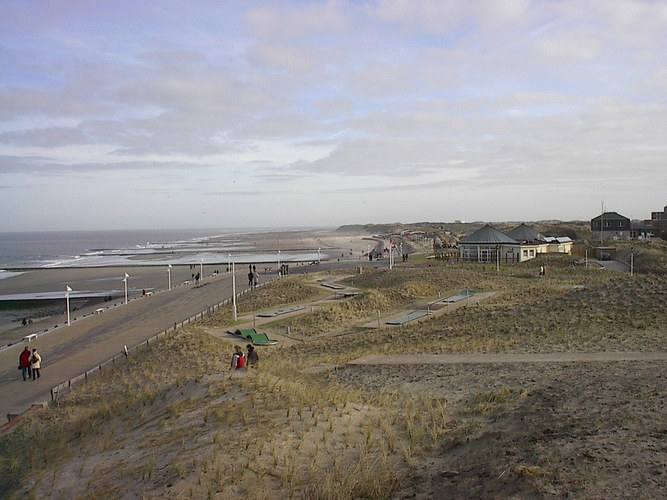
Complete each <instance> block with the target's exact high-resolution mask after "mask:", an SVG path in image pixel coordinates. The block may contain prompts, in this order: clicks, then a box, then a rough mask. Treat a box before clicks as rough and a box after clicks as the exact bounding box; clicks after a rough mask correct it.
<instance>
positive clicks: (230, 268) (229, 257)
mask: <svg viewBox="0 0 667 500" xmlns="http://www.w3.org/2000/svg"><path fill="white" fill-rule="evenodd" d="M227 272H228V273H231V272H232V254H231V253H228V254H227Z"/></svg>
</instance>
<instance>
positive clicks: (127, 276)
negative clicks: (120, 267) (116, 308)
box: [122, 273, 130, 304]
mask: <svg viewBox="0 0 667 500" xmlns="http://www.w3.org/2000/svg"><path fill="white" fill-rule="evenodd" d="M129 277H130V275H129V274H127V273H125V277H124V278H123V280H122V281H123V283H124V284H125V303H126V304H127V278H129Z"/></svg>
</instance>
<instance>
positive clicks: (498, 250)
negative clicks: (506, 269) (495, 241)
mask: <svg viewBox="0 0 667 500" xmlns="http://www.w3.org/2000/svg"><path fill="white" fill-rule="evenodd" d="M496 273H498V274H500V245H496Z"/></svg>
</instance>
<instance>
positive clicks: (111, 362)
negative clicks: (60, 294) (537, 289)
mask: <svg viewBox="0 0 667 500" xmlns="http://www.w3.org/2000/svg"><path fill="white" fill-rule="evenodd" d="M263 285H265V283H259V284H257V285H255V287H253V288H248V289H246V290H243V291H241V292H238V293H237V294H236V297H237V298H239V297H241V296H243V295H245V294H246V293H248V292H250V291H252V290H253V289H254V288H256V287H259V286H263ZM232 300H233V297H229V298H227V299H225V300H223V301H222V302H219V303H217V304H215V305H213V306H209V307H207V308H206V309H205V310H203V311H202V312H200V313H198V314H195V315H194V316H190V317H189V318H187V319H184V320H183V321H181V322H179V323H174V326H173V327H170V328H167V329H166V330H163V331H161V332H160V333H158V334H157V335H154V336H152V337H149V338H148V339H146V340H144V341H142V342H140V343H139V344H137V345H135V346H132V347H130V348H127V347H124V349H123V351H122V352H121V353H120V354H117V355H116V356H114V357H113V358H111V359H108V360H106V361H104V362H103V363H100V364H99V365H97V366H95V367H93V368H90V369H89V370H86V371H85V372H83V373H81V374H79V375H77V376H76V377H73V378H71V379H69V380H67V381H66V382H63V383H61V384H58V385H57V386H55V387H53V388H52V389H51V401H52V402H54V401H58V398H59V397H62V396H65V395H66V394H68V393H69V392H70V391H71V390H72V388H73V387H74V386H76V385H79V384H82V383H86V382H88V379H90V378H92V377H95V376H97V375H99V374H100V373H102V371H104V370H106V369H109V368H110V367H113V366H115V365H116V363H120V362H122V361H124V360H125V358H127V357H128V356H129V355H130V354H132V353H134V352H135V351H137V350H139V349H141V348H143V347H148V346H149V345H150V344H151V343H155V342H157V341H158V340H160V339H161V338H164V337H165V336H166V335H168V334H169V333H173V332H175V331H177V330H178V329H180V328H183V327H185V326H189V325H191V324H192V323H196V322H197V321H203V320H204V318H205V317H211V316H212V315H213V314H215V313H216V312H217V311H219V310H220V308H222V307H224V306H226V305H228V304H230V303H231V302H232Z"/></svg>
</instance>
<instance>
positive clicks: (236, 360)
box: [232, 344, 259, 370]
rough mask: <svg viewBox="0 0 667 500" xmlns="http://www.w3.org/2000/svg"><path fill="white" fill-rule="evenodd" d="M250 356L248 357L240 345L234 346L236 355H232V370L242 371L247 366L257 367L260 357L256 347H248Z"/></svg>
mask: <svg viewBox="0 0 667 500" xmlns="http://www.w3.org/2000/svg"><path fill="white" fill-rule="evenodd" d="M246 348H247V349H248V354H247V355H246V354H245V353H244V352H243V349H241V346H240V345H235V346H234V354H233V355H232V370H240V369H241V368H243V367H244V366H246V364H247V365H248V366H256V365H257V362H258V361H259V356H257V353H256V352H255V347H254V346H253V345H252V344H248V345H247V346H246Z"/></svg>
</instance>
